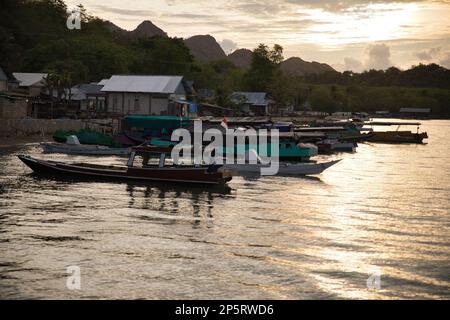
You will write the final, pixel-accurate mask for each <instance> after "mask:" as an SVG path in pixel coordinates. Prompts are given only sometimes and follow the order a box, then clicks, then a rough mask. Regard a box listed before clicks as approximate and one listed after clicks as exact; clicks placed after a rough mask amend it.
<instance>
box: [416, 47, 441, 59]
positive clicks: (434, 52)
mask: <svg viewBox="0 0 450 320" xmlns="http://www.w3.org/2000/svg"><path fill="white" fill-rule="evenodd" d="M440 53H441V48H440V47H439V48H431V49H429V50H424V51H419V52H416V57H417V58H419V59H420V60H425V61H430V60H432V59H433V58H435V57H436V56H438V55H439V54H440Z"/></svg>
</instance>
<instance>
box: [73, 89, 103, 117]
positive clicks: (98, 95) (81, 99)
mask: <svg viewBox="0 0 450 320" xmlns="http://www.w3.org/2000/svg"><path fill="white" fill-rule="evenodd" d="M102 89H103V85H98V84H95V83H88V84H79V85H76V86H74V87H72V89H71V94H72V96H71V99H72V100H73V101H77V102H78V103H79V110H80V111H81V112H88V113H104V112H106V93H105V92H103V91H102Z"/></svg>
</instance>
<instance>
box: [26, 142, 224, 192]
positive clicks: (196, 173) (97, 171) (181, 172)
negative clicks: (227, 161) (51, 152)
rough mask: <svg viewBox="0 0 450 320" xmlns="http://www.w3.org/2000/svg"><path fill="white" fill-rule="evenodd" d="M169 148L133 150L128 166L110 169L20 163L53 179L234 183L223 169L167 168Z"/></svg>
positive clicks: (93, 166) (38, 162)
mask: <svg viewBox="0 0 450 320" xmlns="http://www.w3.org/2000/svg"><path fill="white" fill-rule="evenodd" d="M168 153H170V149H169V148H158V147H148V146H145V147H135V148H133V149H132V152H131V154H130V157H129V159H128V162H127V165H126V166H107V165H97V164H89V163H63V162H57V161H45V160H39V159H35V158H32V157H30V156H26V155H19V156H18V157H19V159H20V160H21V161H22V162H23V163H25V164H26V165H27V166H28V167H30V168H31V169H32V170H33V171H34V172H35V173H37V174H43V175H50V176H52V177H54V178H63V177H73V178H83V179H86V178H88V179H91V180H105V179H106V180H117V181H162V182H171V183H175V182H176V183H196V184H213V185H219V184H225V183H227V182H228V181H230V180H231V179H232V175H233V173H232V172H231V171H229V170H221V171H219V170H218V169H219V168H220V166H217V165H210V166H182V165H166V161H165V160H166V154H168ZM155 154H157V155H159V156H160V157H159V162H158V163H157V164H148V155H155ZM137 156H141V157H142V158H143V162H142V166H136V165H135V160H136V157H137Z"/></svg>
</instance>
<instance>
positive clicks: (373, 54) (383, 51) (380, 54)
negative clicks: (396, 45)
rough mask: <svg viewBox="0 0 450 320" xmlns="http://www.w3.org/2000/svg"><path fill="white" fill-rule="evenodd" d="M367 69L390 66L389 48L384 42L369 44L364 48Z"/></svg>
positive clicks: (382, 68) (383, 68)
mask: <svg viewBox="0 0 450 320" xmlns="http://www.w3.org/2000/svg"><path fill="white" fill-rule="evenodd" d="M364 52H365V54H366V62H365V67H366V68H367V69H376V70H380V69H381V70H385V69H387V68H389V67H391V66H392V62H391V49H390V48H389V46H387V45H386V44H384V43H381V44H370V45H368V46H367V47H366V49H365V51H364Z"/></svg>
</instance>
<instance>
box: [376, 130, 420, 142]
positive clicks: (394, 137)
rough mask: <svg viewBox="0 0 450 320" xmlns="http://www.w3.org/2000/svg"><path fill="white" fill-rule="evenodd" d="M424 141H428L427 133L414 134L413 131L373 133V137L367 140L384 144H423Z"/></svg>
mask: <svg viewBox="0 0 450 320" xmlns="http://www.w3.org/2000/svg"><path fill="white" fill-rule="evenodd" d="M424 139H428V134H427V133H426V132H422V133H413V132H411V131H385V132H381V131H379V132H377V131H374V132H372V135H371V136H370V137H369V138H368V139H367V141H369V142H384V143H419V144H420V143H423V140H424Z"/></svg>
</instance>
